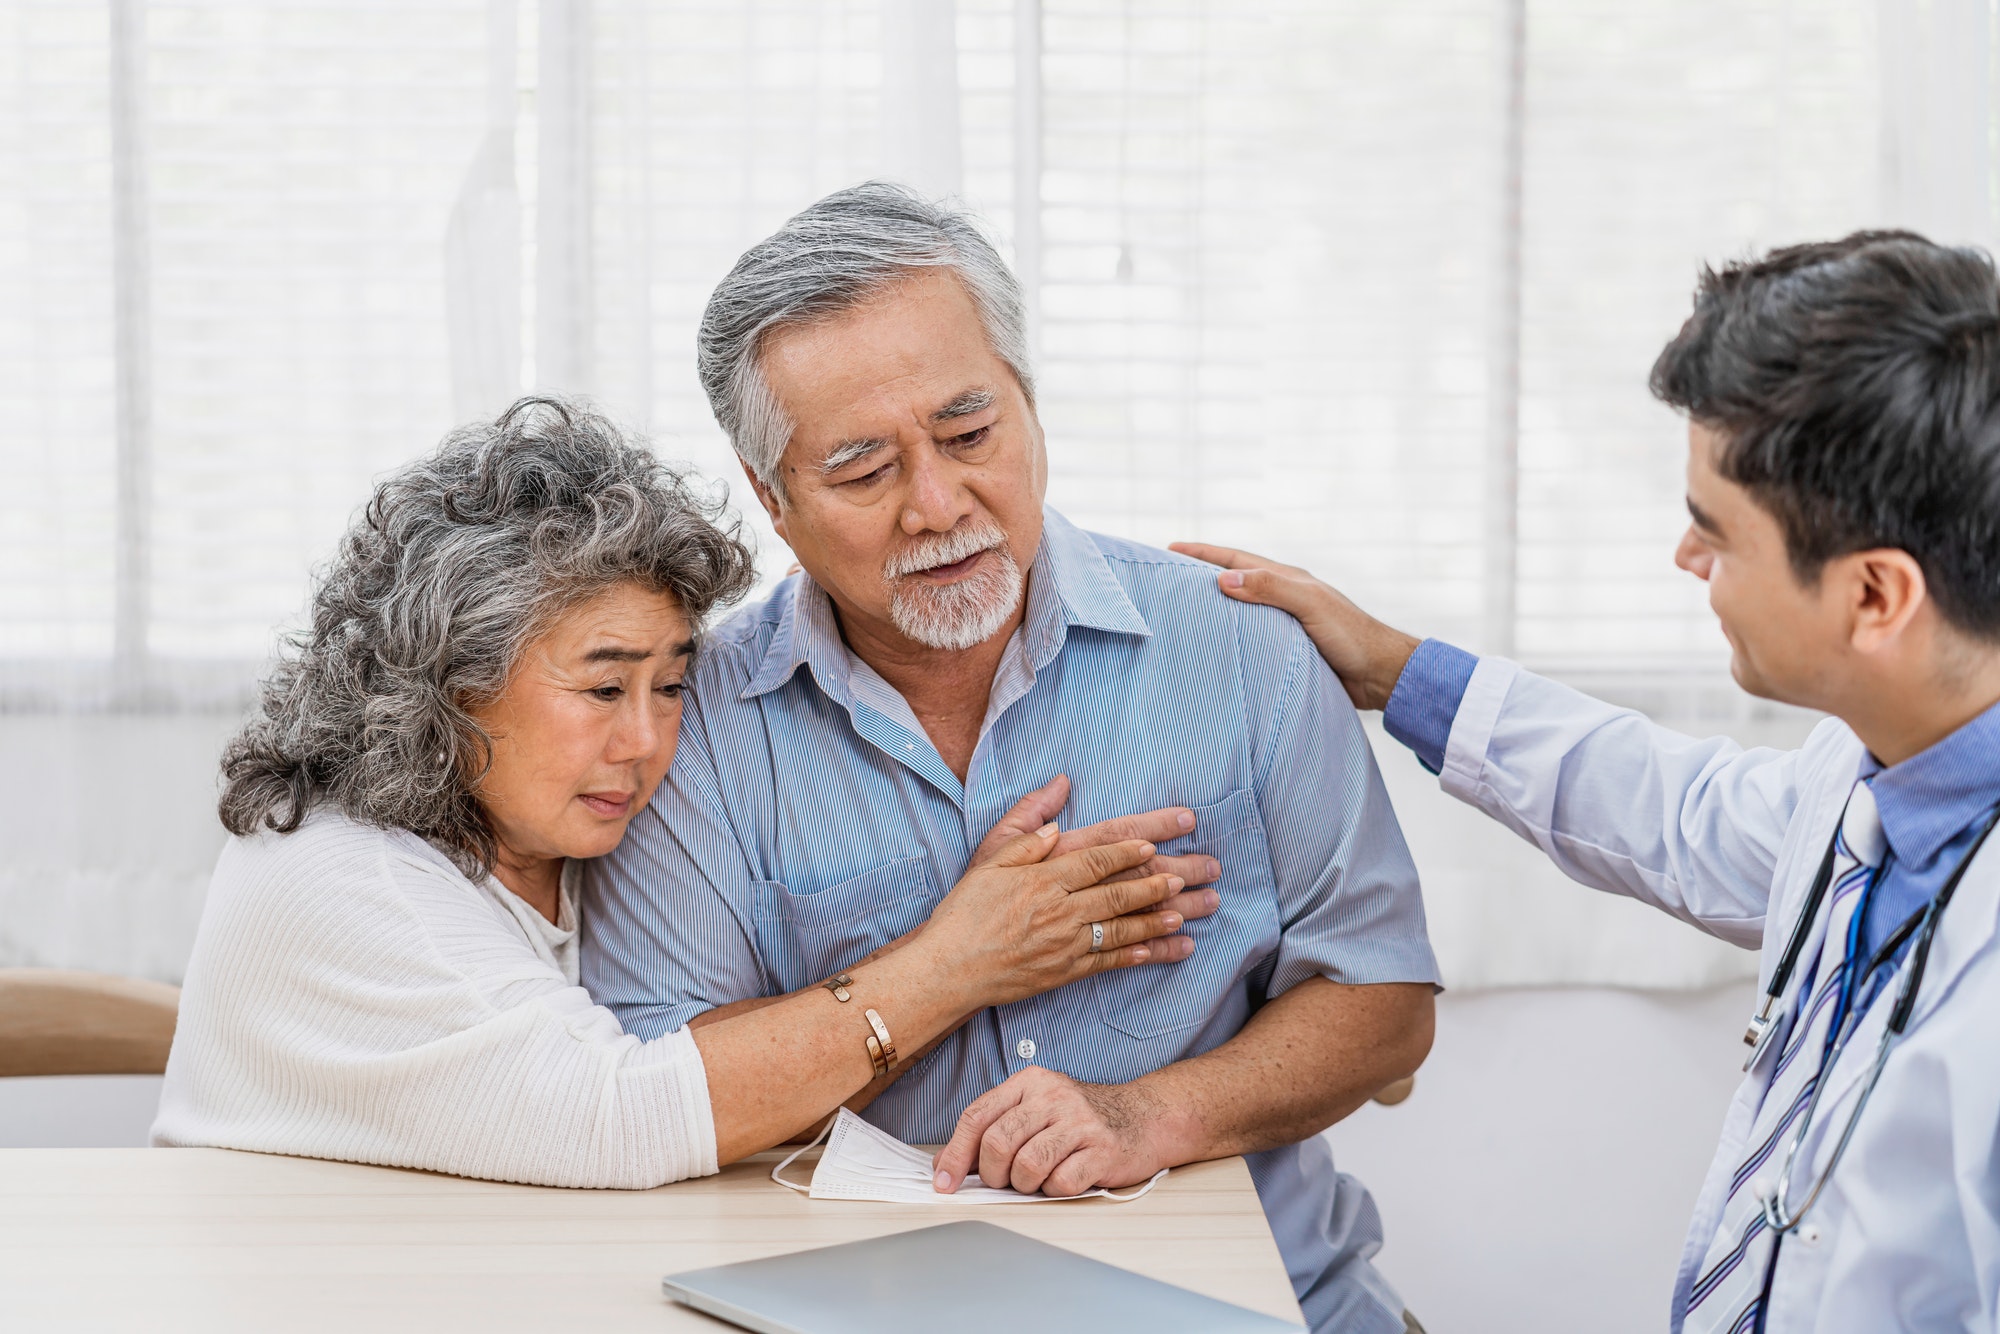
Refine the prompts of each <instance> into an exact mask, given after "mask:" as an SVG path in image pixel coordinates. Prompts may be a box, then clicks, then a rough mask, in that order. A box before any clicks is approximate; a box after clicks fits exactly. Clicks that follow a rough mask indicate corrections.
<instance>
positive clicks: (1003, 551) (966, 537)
mask: <svg viewBox="0 0 2000 1334" xmlns="http://www.w3.org/2000/svg"><path fill="white" fill-rule="evenodd" d="M981 551H988V552H991V553H992V554H993V555H994V557H996V559H993V560H989V561H985V562H983V563H982V564H981V565H980V568H979V571H978V573H976V574H974V575H973V576H972V577H971V578H969V579H961V580H959V581H958V582H957V583H954V584H932V583H926V582H924V581H922V580H918V579H911V578H909V577H908V576H909V575H912V574H915V573H916V572H918V571H920V570H933V569H936V568H937V567H938V566H940V565H955V564H957V563H958V562H959V561H962V560H964V559H966V558H967V557H968V556H971V555H973V554H975V553H977V552H981ZM883 573H884V574H886V575H887V576H888V579H889V621H890V623H891V624H893V625H894V626H895V627H896V629H897V630H899V631H901V632H902V633H903V634H905V635H907V636H908V637H909V638H911V639H914V640H915V641H917V643H919V644H922V645H923V646H924V647H926V648H935V649H948V650H959V649H968V648H971V647H972V646H973V645H975V644H983V643H985V642H986V641H987V640H988V639H991V638H992V637H993V636H994V634H995V633H997V632H998V631H999V629H1000V627H1001V626H1003V625H1005V624H1006V623H1007V618H1008V617H1010V616H1012V615H1013V614H1014V610H1015V608H1017V607H1019V606H1020V605H1021V591H1022V580H1021V567H1020V566H1019V565H1018V564H1016V563H1015V561H1014V557H1013V554H1012V553H1011V552H1009V551H1008V550H1007V536H1006V534H1005V533H1002V532H1001V531H1000V530H999V528H997V527H994V526H992V525H989V524H985V523H979V524H961V525H960V526H958V527H957V528H954V529H952V530H951V531H950V532H948V533H940V534H938V535H937V536H936V537H933V538H926V539H923V540H922V541H920V542H918V543H917V544H916V545H913V546H912V547H910V548H909V549H908V550H906V551H903V552H901V553H900V554H898V555H897V556H896V557H895V558H894V559H893V560H891V561H890V562H889V566H888V568H887V569H886V570H884V571H883Z"/></svg>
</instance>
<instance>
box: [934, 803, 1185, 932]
mask: <svg viewBox="0 0 2000 1334" xmlns="http://www.w3.org/2000/svg"><path fill="white" fill-rule="evenodd" d="M1068 802H1069V776H1068V775H1067V774H1057V775H1056V776H1055V777H1054V778H1052V779H1050V780H1049V781H1048V782H1047V783H1045V784H1043V785H1042V786H1041V787H1039V788H1036V789H1035V790H1034V791H1033V792H1030V793H1029V794H1028V795H1027V796H1025V797H1022V798H1021V799H1020V800H1019V801H1017V802H1015V803H1014V807H1013V809H1012V810H1010V811H1008V812H1007V813H1006V814H1005V815H1003V816H1001V817H1000V819H999V820H998V821H997V822H996V823H995V824H994V826H993V827H992V828H991V829H989V830H987V831H986V837H985V838H983V839H981V840H980V841H979V847H978V848H977V849H975V850H974V852H973V854H972V865H974V866H980V865H983V864H985V863H986V862H989V861H991V860H993V858H994V857H996V856H998V855H999V853H1000V849H1001V848H1004V847H1005V846H1007V844H1008V843H1010V842H1011V841H1013V840H1014V839H1017V838H1019V837H1020V836H1021V835H1023V834H1029V833H1033V832H1034V831H1035V830H1037V829H1040V828H1041V827H1042V826H1043V825H1045V824H1047V823H1048V822H1049V821H1051V820H1053V819H1055V818H1056V816H1057V815H1058V814H1060V813H1061V811H1062V808H1063V807H1064V806H1065V805H1067V804H1068ZM1194 826H1195V816H1194V812H1193V811H1191V810H1189V809H1188V808H1187V807H1185V806H1163V807H1161V808H1160V809H1159V810H1156V811H1146V812H1144V813H1143V814H1140V815H1121V816H1119V817H1118V818H1117V819H1114V820H1103V821H1100V822H1098V823H1097V824H1093V825H1085V826H1084V827H1083V828H1081V829H1065V830H1063V831H1062V833H1061V834H1060V835H1058V836H1057V838H1056V846H1055V850H1054V851H1053V852H1052V853H1051V854H1050V855H1051V856H1055V857H1060V856H1062V855H1063V854H1064V853H1066V852H1076V851H1078V850H1079V849H1082V848H1095V847H1099V846H1102V845H1103V844H1106V843H1121V842H1124V841H1126V840H1128V839H1135V838H1136V839H1143V840H1145V841H1147V842H1150V843H1164V842H1166V841H1167V840H1168V839H1173V838H1181V837H1183V836H1185V835H1187V834H1191V833H1193V832H1194ZM1142 875H1177V876H1179V877H1180V878H1181V879H1182V880H1185V881H1186V882H1187V885H1188V887H1187V888H1186V889H1183V890H1182V891H1181V892H1180V893H1178V894H1176V895H1174V896H1173V897H1172V898H1171V899H1168V900H1167V901H1166V902H1165V903H1162V904H1160V905H1159V907H1160V909H1161V910H1162V911H1167V912H1177V913H1179V914H1180V915H1181V916H1183V917H1185V918H1187V920H1188V921H1190V922H1193V921H1198V920H1200V919H1201V918H1203V917H1207V916H1209V915H1210V914H1211V913H1213V912H1214V911H1215V910H1216V908H1218V907H1219V906H1221V902H1222V900H1221V899H1220V898H1219V897H1217V895H1216V892H1215V891H1214V890H1213V889H1209V888H1206V886H1209V885H1213V884H1214V883H1215V882H1216V881H1217V880H1219V879H1221V878H1222V863H1221V862H1218V861H1217V860H1215V858H1213V857H1211V856H1209V855H1207V854H1206V853H1193V854H1190V855H1187V856H1181V857H1168V856H1164V855H1162V854H1160V853H1157V852H1156V853H1154V854H1153V855H1152V857H1150V858H1148V859H1147V861H1146V863H1145V864H1144V865H1142V866H1135V867H1133V868H1132V869H1131V870H1129V871H1121V872H1120V873H1119V874H1118V875H1117V876H1115V877H1113V878H1114V879H1118V880H1136V879H1137V878H1139V877H1140V876H1142ZM918 929H919V930H922V928H921V927H919V928H918ZM1157 957H1158V956H1157V955H1155V958H1157Z"/></svg>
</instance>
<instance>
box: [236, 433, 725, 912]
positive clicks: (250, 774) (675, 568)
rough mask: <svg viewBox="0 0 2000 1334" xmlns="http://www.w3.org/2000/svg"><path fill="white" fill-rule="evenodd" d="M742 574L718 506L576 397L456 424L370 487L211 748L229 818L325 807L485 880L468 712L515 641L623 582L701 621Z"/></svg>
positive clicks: (247, 825)
mask: <svg viewBox="0 0 2000 1334" xmlns="http://www.w3.org/2000/svg"><path fill="white" fill-rule="evenodd" d="M753 578H754V570H753V567H752V563H751V557H750V553H749V551H748V550H747V549H745V547H744V546H743V544H742V543H741V542H740V541H738V540H737V525H736V523H735V522H734V521H733V520H731V519H729V518H728V517H727V515H726V513H725V511H724V510H723V508H722V505H721V503H720V502H719V501H717V500H714V499H712V498H710V497H709V496H707V495H705V494H704V493H703V490H702V489H700V488H698V487H697V486H695V485H694V484H692V483H691V482H690V480H689V479H688V477H687V476H686V475H685V474H684V473H682V472H681V471H680V470H678V469H676V468H674V467H673V466H671V465H669V464H666V463H663V462H661V461H660V460H659V459H657V458H655V457H654V456H653V455H652V453H651V452H650V451H648V450H647V449H645V448H644V447H643V446H642V445H640V444H639V442H638V441H636V440H635V439H633V438H631V437H628V436H627V435H625V434H624V433H623V432H622V431H620V430H619V428H618V427H617V426H616V425H615V424H614V423H612V422H611V421H610V420H608V419H607V418H605V417H604V416H602V415H600V414H599V413H597V412H595V411H593V410H592V409H591V408H590V407H588V406H587V405H585V404H583V403H580V402H577V401H575V400H569V399H562V398H556V397H534V398H524V399H522V400H520V401H519V402H518V403H516V404H514V406H513V407H511V408H508V409H507V411H506V412H504V413H502V414H501V415H500V418H499V420H497V421H490V422H476V423H474V424H472V425H469V426H462V427H460V428H459V429H457V430H455V431H453V432H452V433H451V434H450V435H448V436H446V437H445V439H444V443H443V444H441V445H439V446H438V448H437V449H436V450H435V451H433V452H432V453H431V454H429V455H427V456H425V457H423V458H420V459H418V460H416V461H415V462H413V463H410V464H407V465H405V466H404V467H402V468H400V469H398V470H397V471H395V472H393V473H391V474H389V476H387V477H385V478H384V479H383V480H382V482H381V483H380V484H379V485H378V486H377V487H376V488H375V494H374V496H373V497H372V498H371V499H370V500H369V501H368V504H367V505H366V506H365V507H364V508H363V509H362V511H361V512H360V513H359V514H358V515H356V516H355V518H354V522H353V523H352V524H351V525H350V526H349V528H348V530H347V535H346V536H345V537H343V538H342V539H341V542H340V546H339V548H338V550H337V551H336V552H335V554H334V557H333V559H332V560H331V561H330V562H328V564H327V565H326V567H325V568H324V569H322V570H321V571H320V572H319V574H318V578H317V581H316V584H315V587H314V589H313V594H312V607H311V617H312V621H311V625H310V626H309V627H307V628H305V629H303V630H300V631H299V632H297V633H295V634H292V635H290V636H288V637H287V638H286V639H285V640H284V641H283V642H282V644H281V647H280V650H279V654H278V661H277V663H276V665H275V666H274V667H273V668H272V670H271V673H270V675H269V676H267V677H266V678H265V680H264V686H263V701H262V707H261V708H260V709H259V711H258V714H257V716H255V717H254V718H252V719H251V720H250V722H249V723H248V724H247V725H245V727H244V728H243V730H242V731H241V732H239V733H238V734H237V735H236V738H235V739H234V740H233V741H231V742H230V743H229V745H228V746H227V747H226V748H225V749H224V751H223V754H222V777H223V792H222V800H221V803H220V808H219V814H220V815H221V817H222V823H223V826H224V827H225V828H227V829H228V830H229V832H230V833H232V834H239V835H244V834H251V833H255V832H256V831H258V830H259V829H264V828H268V829H273V830H276V831H277V832H279V833H281V834H288V833H290V832H292V831H293V830H295V829H297V828H298V827H299V825H300V823H301V822H303V821H304V820H305V818H306V816H308V815H309V814H311V813H312V811H313V810H314V809H316V808H318V807H320V806H322V805H326V806H331V807H334V808H337V809H339V810H340V811H342V812H344V813H345V814H346V815H348V816H349V817H351V818H353V819H355V820H359V821H361V822H363V823H365V824H372V825H376V826H379V827H382V828H388V829H407V830H409V831H410V832H411V833H413V834H416V835H417V836H418V837H420V838H423V839H426V840H428V841H429V842H430V843H431V844H433V845H434V846H435V847H437V848H438V849H439V850H440V851H442V852H444V853H445V854H446V855H447V856H449V857H450V858H451V859H452V861H453V862H454V863H456V864H457V866H458V868H459V869H460V870H462V871H464V872H465V873H466V874H467V875H468V876H472V877H474V878H478V877H480V876H483V875H485V874H487V873H489V872H491V870H492V869H493V861H494V857H495V855H496V853H497V847H496V845H495V842H494V835H493V830H492V827H491V824H490V823H489V821H488V820H487V818H486V814H485V811H484V809H483V808H482V807H481V805H480V802H479V800H478V798H477V796H476V795H475V793H476V789H477V787H478V785H479V782H480V780H481V779H482V778H483V777H484V776H485V773H486V769H487V766H488V764H489V763H490V759H491V739H490V738H489V737H488V736H487V734H486V731H485V729H484V728H482V727H481V726H480V725H479V722H478V720H477V719H475V718H474V717H473V716H472V713H471V710H472V709H473V708H476V707H478V706H479V705H481V704H482V703H487V702H490V701H492V700H494V699H496V698H498V697H499V695H500V693H501V692H502V691H503V690H504V689H505V688H506V685H507V682H508V681H509V679H510V678H511V677H512V676H513V672H514V666H515V663H516V662H517V661H518V660H519V658H520V655H521V651H522V649H523V648H525V647H526V646H527V645H528V644H529V643H530V642H531V641H532V640H533V639H534V638H535V637H536V636H537V635H539V634H540V633H541V632H542V631H543V630H545V629H547V628H548V627H549V626H550V625H551V624H552V623H553V622H554V621H556V620H557V619H559V618H560V617H561V616H562V615H563V614H564V613H565V612H567V611H569V610H570V609H571V608H574V607H576V606H578V605H579V604H581V603H583V602H586V601H588V600H589V599H591V598H593V597H595V596H596V595H598V594H599V593H602V592H605V591H606V590H608V589H611V588H613V587H616V586H618V585H620V584H625V583H636V584H639V585H640V586H642V587H644V588H647V589H650V590H652V591H654V592H656V593H665V594H668V595H670V596H671V597H672V598H673V599H674V601H675V603H676V604H677V605H678V606H679V607H680V610H681V614H682V615H683V616H685V617H686V618H687V620H688V624H689V628H690V629H696V628H699V626H700V625H701V622H702V618H703V617H704V616H706V615H707V614H708V613H709V611H710V610H711V609H713V608H714V607H716V606H718V605H721V604H723V603H726V602H728V601H731V600H733V599H734V598H736V597H739V596H741V595H742V594H743V593H744V592H746V591H747V590H748V589H749V587H750V583H751V581H752V579H753Z"/></svg>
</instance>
